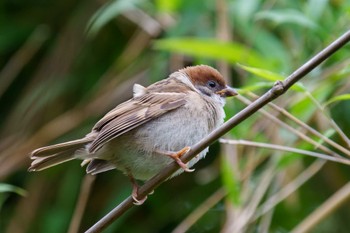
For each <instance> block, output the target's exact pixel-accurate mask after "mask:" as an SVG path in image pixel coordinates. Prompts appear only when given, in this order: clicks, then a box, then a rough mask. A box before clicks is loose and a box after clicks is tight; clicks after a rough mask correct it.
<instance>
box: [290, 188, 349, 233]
mask: <svg viewBox="0 0 350 233" xmlns="http://www.w3.org/2000/svg"><path fill="white" fill-rule="evenodd" d="M349 198H350V182H348V183H347V184H346V185H344V186H343V187H342V188H341V189H340V190H338V191H337V192H336V193H335V194H333V195H332V196H331V197H330V198H329V199H328V200H327V201H325V202H324V203H323V204H322V205H321V206H320V207H318V208H317V209H315V210H314V211H313V212H312V213H311V214H310V215H309V216H308V217H307V218H305V219H304V220H303V221H302V222H301V223H299V224H298V225H297V226H296V227H295V228H294V229H293V230H292V231H291V232H292V233H305V232H310V231H311V229H312V228H314V227H315V226H317V225H318V224H319V223H320V222H321V221H322V220H323V219H325V218H326V217H327V216H329V215H330V214H331V213H333V212H334V211H335V210H337V209H338V208H339V207H340V206H341V205H343V204H344V203H345V202H346V201H348V200H349Z"/></svg>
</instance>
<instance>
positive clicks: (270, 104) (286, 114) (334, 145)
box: [249, 93, 350, 156]
mask: <svg viewBox="0 0 350 233" xmlns="http://www.w3.org/2000/svg"><path fill="white" fill-rule="evenodd" d="M249 95H251V96H253V97H254V98H257V95H255V94H253V93H249ZM269 106H270V107H272V108H273V109H275V110H276V111H278V112H279V113H281V114H282V115H284V116H286V117H288V118H289V119H291V120H292V121H294V122H295V123H296V124H298V125H299V126H300V127H302V128H304V129H306V130H307V131H309V132H310V133H312V134H313V135H315V136H317V137H319V138H320V139H322V140H323V141H325V142H327V143H328V144H329V145H331V146H333V147H334V148H336V149H338V150H339V151H341V152H343V153H344V154H346V155H347V156H350V151H349V150H348V149H346V148H345V147H343V146H341V145H339V144H338V143H336V142H334V141H333V140H332V139H330V138H328V137H326V136H324V135H323V134H321V133H320V132H318V131H317V130H315V129H314V128H312V127H311V126H309V125H308V124H305V123H304V122H303V121H301V120H299V119H298V118H296V117H295V116H294V115H292V114H291V113H289V112H288V111H287V110H285V109H284V108H281V107H279V106H277V105H276V104H274V103H269ZM327 119H329V118H327Z"/></svg>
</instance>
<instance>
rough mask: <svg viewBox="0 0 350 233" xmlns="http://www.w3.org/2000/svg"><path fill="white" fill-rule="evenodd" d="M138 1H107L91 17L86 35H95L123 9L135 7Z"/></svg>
mask: <svg viewBox="0 0 350 233" xmlns="http://www.w3.org/2000/svg"><path fill="white" fill-rule="evenodd" d="M138 2H139V0H115V1H111V2H107V3H106V4H105V5H103V6H102V7H101V8H100V9H99V10H98V11H97V12H96V13H95V14H94V15H93V16H92V17H91V19H90V21H89V23H88V25H87V29H86V31H87V34H88V36H90V37H94V36H96V34H97V33H98V32H99V31H100V30H101V28H102V27H103V26H105V25H106V24H107V23H108V22H109V21H111V20H112V19H113V18H115V17H117V16H118V15H119V14H121V13H122V12H124V11H128V10H132V9H135V8H136V4H137V3H138Z"/></svg>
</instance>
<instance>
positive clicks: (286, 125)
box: [237, 96, 341, 158]
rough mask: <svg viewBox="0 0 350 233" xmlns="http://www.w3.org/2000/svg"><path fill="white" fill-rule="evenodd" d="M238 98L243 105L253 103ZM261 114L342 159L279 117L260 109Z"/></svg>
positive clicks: (316, 146)
mask: <svg viewBox="0 0 350 233" xmlns="http://www.w3.org/2000/svg"><path fill="white" fill-rule="evenodd" d="M237 98H238V99H239V100H240V101H242V102H243V103H245V104H247V105H249V104H251V101H250V100H248V99H246V98H245V97H243V96H237ZM259 112H260V113H261V114H263V115H264V116H265V117H267V118H269V119H270V120H271V121H273V122H274V123H276V124H278V125H279V126H281V127H284V128H285V129H287V130H289V131H290V132H292V133H294V134H295V135H297V136H298V137H300V138H301V139H303V140H304V141H306V142H308V143H310V144H312V145H314V146H315V148H319V149H320V150H322V151H324V152H325V153H327V154H329V155H332V156H334V157H338V158H341V155H339V154H337V153H336V152H334V151H332V150H331V149H329V148H328V147H326V146H324V145H322V144H320V143H319V142H316V141H315V140H313V139H312V138H310V137H309V136H307V135H306V134H305V133H303V132H302V131H300V130H298V129H296V128H294V127H292V126H290V125H288V124H287V123H285V122H283V121H282V120H280V119H278V118H277V117H275V116H274V115H272V114H271V113H270V112H268V111H266V110H264V109H259Z"/></svg>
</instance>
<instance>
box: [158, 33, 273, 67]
mask: <svg viewBox="0 0 350 233" xmlns="http://www.w3.org/2000/svg"><path fill="white" fill-rule="evenodd" d="M154 48H155V49H158V50H163V51H168V52H176V53H183V54H186V55H191V56H196V57H204V58H212V59H220V60H225V61H227V62H230V63H232V64H235V63H237V62H238V63H244V64H248V65H251V66H259V67H269V66H270V64H269V62H268V61H266V59H263V58H262V57H261V56H259V55H258V54H256V53H255V52H254V51H252V50H251V49H249V48H248V47H246V46H244V45H243V44H239V43H234V42H223V41H219V40H215V39H196V38H171V39H162V40H157V41H156V42H155V44H154Z"/></svg>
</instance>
